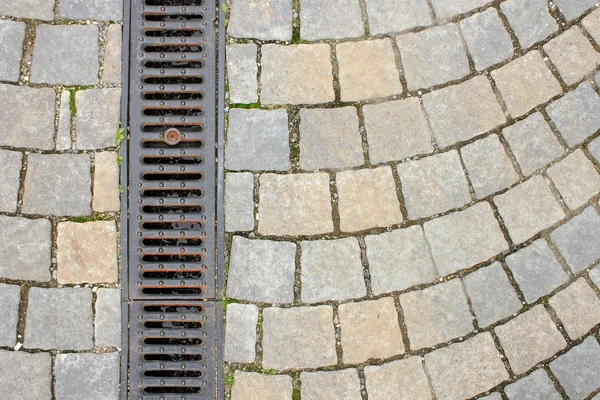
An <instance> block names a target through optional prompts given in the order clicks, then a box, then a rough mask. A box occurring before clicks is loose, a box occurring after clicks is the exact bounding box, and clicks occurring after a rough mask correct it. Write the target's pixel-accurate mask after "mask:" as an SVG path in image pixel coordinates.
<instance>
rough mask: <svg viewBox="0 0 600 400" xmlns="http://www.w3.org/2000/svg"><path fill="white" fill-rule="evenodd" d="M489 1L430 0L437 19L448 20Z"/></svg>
mask: <svg viewBox="0 0 600 400" xmlns="http://www.w3.org/2000/svg"><path fill="white" fill-rule="evenodd" d="M487 3H489V0H431V5H432V6H433V10H434V11H435V16H436V17H437V18H438V19H450V18H453V17H455V16H457V15H459V14H464V13H466V12H469V11H471V10H473V9H475V8H479V7H483V6H484V5H486V4H487Z"/></svg>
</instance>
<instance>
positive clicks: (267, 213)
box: [258, 173, 333, 235]
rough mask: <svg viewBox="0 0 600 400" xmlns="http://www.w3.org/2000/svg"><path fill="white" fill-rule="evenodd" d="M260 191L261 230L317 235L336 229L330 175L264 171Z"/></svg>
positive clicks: (267, 233)
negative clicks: (270, 172) (267, 172)
mask: <svg viewBox="0 0 600 400" xmlns="http://www.w3.org/2000/svg"><path fill="white" fill-rule="evenodd" d="M259 192H260V203H259V206H258V215H259V222H258V231H259V232H260V233H262V234H265V235H315V234H319V233H327V232H331V231H333V219H332V215H331V198H330V195H331V194H330V190H329V175H328V174H326V173H313V174H293V175H277V174H263V175H262V176H261V177H260V191H259Z"/></svg>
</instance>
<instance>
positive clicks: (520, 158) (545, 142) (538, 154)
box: [502, 112, 564, 175]
mask: <svg viewBox="0 0 600 400" xmlns="http://www.w3.org/2000/svg"><path fill="white" fill-rule="evenodd" d="M502 136H504V138H505V139H506V141H507V142H508V145H509V146H510V150H511V151H512V153H513V154H514V156H515V158H516V159H517V163H518V164H519V167H521V171H522V172H523V174H525V175H530V174H531V173H533V172H535V171H537V170H538V169H540V168H544V167H545V166H546V165H548V164H549V163H550V162H552V161H553V160H555V159H557V158H558V157H560V156H561V155H562V154H563V153H564V149H563V148H562V146H561V145H560V143H559V142H558V140H557V139H556V137H555V136H554V133H552V130H551V129H550V126H549V125H548V123H547V122H546V120H545V119H544V117H543V116H542V114H540V113H537V112H536V113H534V114H532V115H530V116H529V117H527V118H525V119H523V120H521V121H519V122H517V123H516V124H514V125H511V126H509V127H507V128H504V129H503V130H502Z"/></svg>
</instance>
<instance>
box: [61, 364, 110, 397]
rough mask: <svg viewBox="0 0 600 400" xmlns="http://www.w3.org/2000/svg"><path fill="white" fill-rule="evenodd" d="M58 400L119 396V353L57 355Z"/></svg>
mask: <svg viewBox="0 0 600 400" xmlns="http://www.w3.org/2000/svg"><path fill="white" fill-rule="evenodd" d="M55 373H56V385H55V391H56V400H67V399H103V400H118V399H119V353H104V354H89V353H86V354H58V355H57V356H56V366H55Z"/></svg>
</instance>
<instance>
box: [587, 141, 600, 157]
mask: <svg viewBox="0 0 600 400" xmlns="http://www.w3.org/2000/svg"><path fill="white" fill-rule="evenodd" d="M588 151H589V152H590V154H591V155H592V157H594V158H595V159H596V161H597V162H598V163H600V138H596V139H594V140H592V141H591V142H590V144H588Z"/></svg>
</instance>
